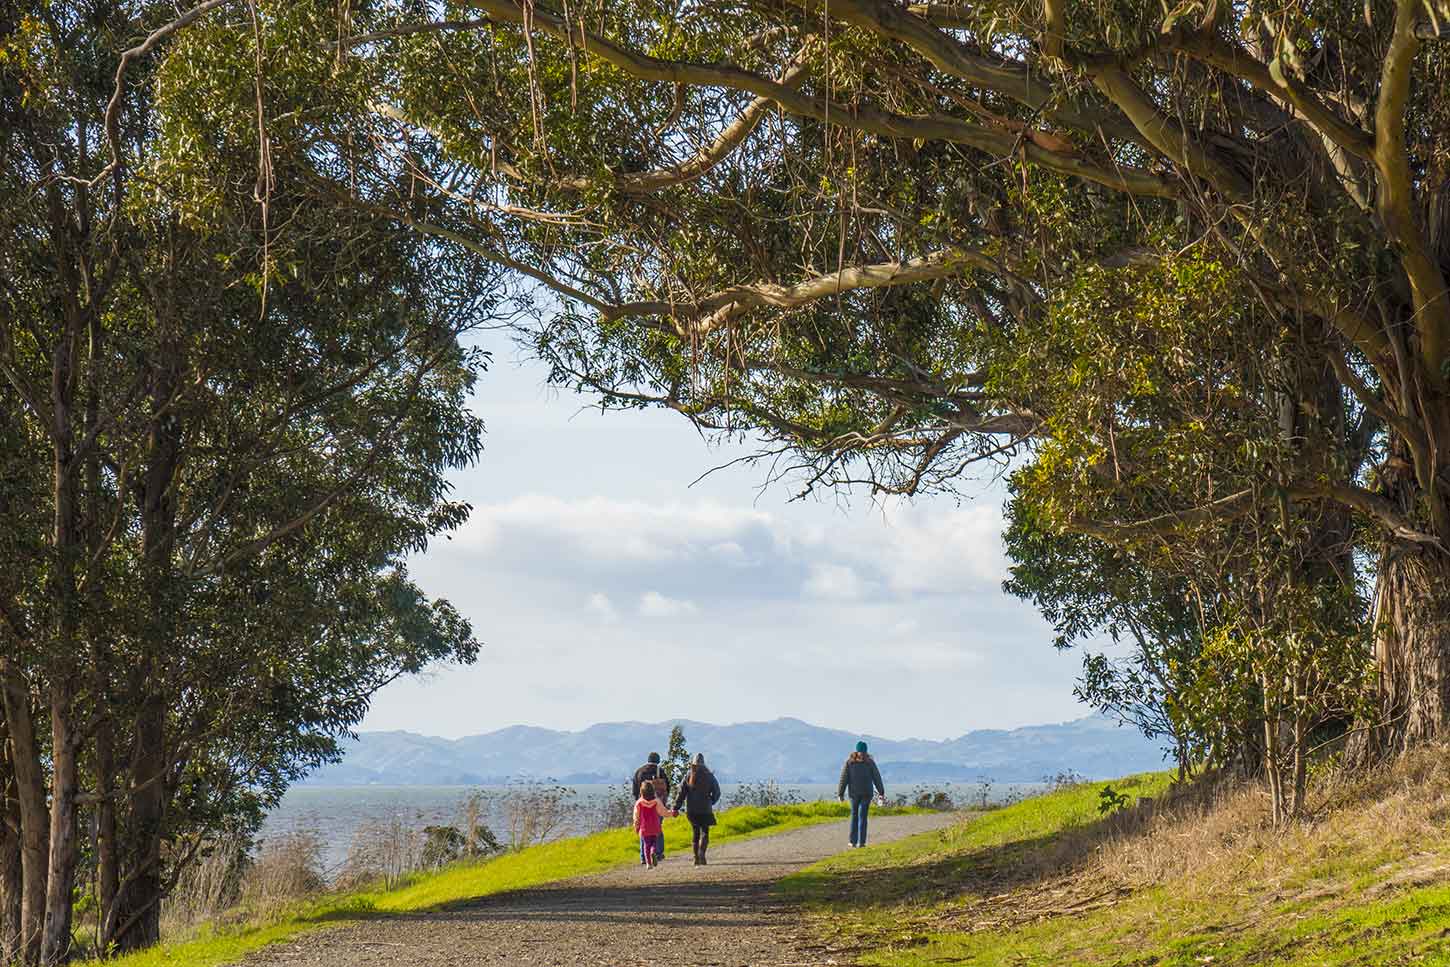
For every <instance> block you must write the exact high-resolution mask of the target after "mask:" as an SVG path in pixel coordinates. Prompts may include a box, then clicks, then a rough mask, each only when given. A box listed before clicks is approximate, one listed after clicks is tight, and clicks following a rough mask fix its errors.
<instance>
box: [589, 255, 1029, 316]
mask: <svg viewBox="0 0 1450 967" xmlns="http://www.w3.org/2000/svg"><path fill="white" fill-rule="evenodd" d="M968 268H980V269H985V270H986V271H989V272H993V273H996V274H999V275H1007V274H1009V273H1008V272H1007V270H1006V269H1004V268H1003V267H1002V266H1001V265H999V264H998V263H997V262H996V261H995V260H994V259H991V258H988V257H987V256H985V255H983V254H982V253H980V252H975V251H972V250H971V249H961V248H951V249H940V250H938V251H935V252H931V253H929V254H927V255H924V256H922V257H921V258H916V259H911V260H909V261H906V262H879V263H875V264H871V265H853V266H850V267H848V268H844V269H841V270H840V271H839V272H829V273H827V274H825V275H818V276H816V277H815V278H812V279H807V280H806V281H804V282H798V283H796V284H795V285H789V286H784V285H777V284H775V283H772V282H757V283H754V284H751V285H735V286H731V287H730V288H728V289H722V290H721V291H719V292H717V293H715V294H714V295H711V296H709V297H708V298H706V299H703V300H701V301H700V302H699V303H696V304H695V305H692V306H679V305H671V304H669V303H667V302H657V301H652V302H630V303H625V304H624V305H619V306H614V307H613V308H611V309H610V310H608V311H607V312H606V313H605V317H606V318H608V319H617V318H621V317H626V316H671V317H677V316H678V315H679V313H680V310H681V309H689V310H690V311H691V312H692V313H694V314H696V315H697V319H696V320H695V321H694V322H692V323H688V324H685V325H679V324H677V326H676V328H677V330H678V331H679V333H680V334H681V335H686V334H688V333H693V334H694V335H696V336H701V335H706V334H708V333H709V332H711V331H712V330H714V329H717V328H719V327H720V326H722V325H724V324H725V323H727V322H729V321H730V320H732V319H734V318H736V317H737V316H739V315H741V314H743V313H745V312H746V311H748V310H750V309H753V308H755V307H757V306H763V305H769V306H775V307H777V308H782V309H789V308H795V307H797V306H803V305H806V304H808V303H811V302H815V301H817V300H819V299H824V298H828V297H830V296H833V295H839V294H841V293H842V292H849V291H852V290H855V289H875V288H881V287H883V286H896V285H909V284H911V283H913V282H924V281H930V280H932V279H942V278H949V277H951V276H954V275H959V274H961V272H962V271H963V270H965V269H968Z"/></svg>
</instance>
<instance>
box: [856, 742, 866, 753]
mask: <svg viewBox="0 0 1450 967" xmlns="http://www.w3.org/2000/svg"><path fill="white" fill-rule="evenodd" d="M856 751H857V752H865V751H866V743H865V742H857V743H856Z"/></svg>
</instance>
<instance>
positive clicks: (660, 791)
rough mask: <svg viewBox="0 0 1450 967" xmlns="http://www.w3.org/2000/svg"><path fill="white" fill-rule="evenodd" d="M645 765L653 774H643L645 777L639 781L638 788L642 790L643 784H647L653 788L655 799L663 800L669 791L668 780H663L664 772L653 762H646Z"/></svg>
mask: <svg viewBox="0 0 1450 967" xmlns="http://www.w3.org/2000/svg"><path fill="white" fill-rule="evenodd" d="M645 765H646V766H648V767H650V768H652V769H653V770H654V773H653V774H652V775H651V774H649V773H646V774H645V776H644V777H643V778H642V779H641V780H640V783H639V786H640V788H641V789H643V788H644V786H645V784H646V783H648V784H649V785H650V786H651V787H653V788H654V791H655V798H656V799H659V800H663V799H664V798H665V796H667V795H668V794H669V791H670V782H669V780H668V779H666V778H665V772H664V770H663V769H661V768H660V767H659V765H658V764H656V763H653V762H646V763H645Z"/></svg>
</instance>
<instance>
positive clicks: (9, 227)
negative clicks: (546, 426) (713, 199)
mask: <svg viewBox="0 0 1450 967" xmlns="http://www.w3.org/2000/svg"><path fill="white" fill-rule="evenodd" d="M300 12H301V13H303V14H307V13H308V11H305V10H303V11H300ZM257 13H258V12H257V11H254V10H251V9H250V8H246V7H240V6H237V7H233V6H232V5H228V4H225V3H221V2H216V0H208V2H204V3H202V4H200V5H199V6H197V7H195V8H192V9H191V10H190V11H187V12H184V13H182V14H180V15H178V14H177V12H176V10H175V8H174V7H172V6H171V5H169V4H152V3H117V4H103V5H99V6H95V5H79V4H77V5H67V4H59V3H55V4H45V5H40V6H38V7H36V8H35V9H33V10H28V11H18V10H16V9H15V8H14V7H7V8H5V10H4V11H0V21H3V22H0V27H3V30H0V198H3V203H0V378H3V382H0V386H3V389H0V401H3V402H4V404H5V411H4V415H3V422H0V440H3V442H4V443H5V444H6V446H5V448H4V450H3V453H0V467H3V470H4V477H3V483H0V506H3V507H4V509H5V514H6V527H5V528H4V529H3V532H0V551H3V553H4V559H3V561H0V616H3V619H4V621H3V624H0V646H3V647H0V698H3V712H4V722H5V728H4V734H5V736H6V738H7V740H8V741H7V750H8V755H7V756H6V757H5V758H4V760H3V763H0V782H3V783H5V784H6V785H7V787H9V788H11V789H13V793H14V794H13V797H12V796H11V795H9V794H8V793H7V799H6V810H5V819H6V820H7V822H6V832H5V834H4V835H0V873H5V874H6V878H5V879H4V881H3V883H0V899H3V900H4V901H5V902H4V903H3V904H0V939H4V941H5V942H6V944H7V948H6V950H5V951H3V956H4V958H5V959H6V960H7V961H8V960H9V959H15V960H17V961H19V962H21V963H25V964H33V963H44V964H52V963H59V962H62V961H64V960H66V959H68V958H69V957H70V956H71V955H72V954H73V953H74V950H75V948H74V943H73V938H74V934H75V932H76V930H75V928H76V924H75V923H74V921H73V904H74V900H75V897H76V895H77V888H78V886H81V885H82V884H81V882H80V881H81V880H82V879H85V880H86V881H87V882H86V883H85V884H84V886H85V887H86V888H87V889H88V890H92V891H94V894H95V898H96V900H97V903H96V906H95V909H96V911H97V913H96V919H95V921H94V923H93V924H90V926H93V927H94V930H95V936H94V944H95V947H96V949H97V950H98V951H101V952H111V951H120V950H128V949H133V948H136V947H139V946H144V945H145V944H148V943H151V942H154V941H155V940H156V939H157V936H158V914H159V905H160V902H161V900H162V898H163V897H164V895H165V893H166V891H167V889H168V888H169V885H170V884H171V883H172V882H174V878H175V875H176V873H177V872H178V870H179V868H180V867H181V865H183V864H184V863H185V862H186V861H187V860H188V859H189V858H190V857H191V856H193V855H195V851H196V850H198V849H203V848H205V845H206V840H207V837H208V835H209V833H211V832H212V831H214V830H215V829H216V828H217V827H218V826H220V825H222V824H224V823H230V822H236V821H241V822H251V823H253V824H255V822H257V821H258V819H259V817H260V810H261V809H262V808H264V807H265V806H267V805H269V804H272V803H274V802H275V801H276V799H277V797H278V796H279V795H280V794H281V791H282V789H283V788H285V785H286V783H287V782H289V781H290V780H292V779H294V778H296V777H297V776H298V775H300V774H301V773H302V772H303V771H305V769H306V768H308V767H309V766H311V765H315V764H316V763H318V762H320V761H324V760H326V759H328V758H330V757H333V756H335V755H336V754H337V744H336V740H337V738H338V737H339V736H341V735H343V734H345V733H346V732H347V730H348V729H350V728H351V727H353V726H354V725H356V724H357V722H359V721H360V720H361V717H362V715H363V713H364V712H365V710H366V708H367V704H368V701H369V699H370V697H371V695H372V694H373V693H374V692H375V691H376V690H377V689H378V688H379V687H381V686H382V685H383V684H385V683H386V682H388V681H390V680H391V679H392V678H394V677H396V676H397V675H399V674H404V673H407V672H410V671H416V670H418V669H420V668H421V667H423V666H424V665H426V664H428V663H429V662H432V661H436V660H447V659H452V660H460V661H469V660H472V658H473V657H474V656H475V655H476V653H477V649H478V644H477V642H476V641H475V639H474V637H473V634H472V630H471V628H470V627H469V624H468V622H466V621H464V620H463V619H462V618H461V617H460V616H459V615H458V614H457V613H456V612H455V611H454V610H453V609H452V608H451V606H449V605H448V603H447V602H442V601H429V600H428V599H427V598H426V597H424V596H423V595H422V593H421V592H420V591H419V590H418V589H417V588H416V587H415V586H414V585H413V584H412V583H411V582H410V581H409V580H408V578H407V574H406V569H405V568H404V565H403V559H404V556H405V555H406V554H408V553H410V552H415V551H418V550H420V549H422V548H423V547H424V546H425V545H426V544H427V542H428V541H429V540H430V539H431V538H432V537H434V536H435V535H437V534H438V533H440V532H442V531H445V530H447V529H450V528H452V527H454V526H456V525H457V524H458V523H460V522H461V521H462V520H463V519H464V518H465V517H466V514H467V512H468V508H467V506H466V505H465V504H463V503H461V502H459V501H457V500H454V499H452V498H451V495H450V493H449V490H450V487H449V484H448V481H447V476H446V475H447V473H448V471H450V470H451V469H454V468H458V467H461V466H465V465H467V464H469V463H471V462H472V461H473V460H475V459H476V458H477V456H478V454H479V452H480V446H481V432H482V427H481V424H480V423H479V421H478V419H477V417H475V416H474V415H472V414H471V413H469V412H468V410H467V408H466V400H467V396H468V393H469V391H470V389H471V387H472V385H473V382H474V380H475V379H476V377H477V375H478V374H479V372H480V371H481V370H482V368H483V365H484V363H485V359H484V358H483V357H482V356H481V355H480V354H478V353H477V352H476V351H473V350H470V349H468V348H467V347H466V346H465V344H464V341H463V339H464V336H465V335H466V333H467V332H468V330H469V329H470V328H472V327H474V326H475V325H477V324H478V322H479V321H480V320H481V319H483V318H485V317H486V316H487V315H488V307H489V305H490V304H491V302H492V298H493V297H492V295H491V287H492V282H493V278H494V274H495V273H494V272H493V271H492V270H491V269H490V267H489V266H487V265H486V264H483V263H481V262H480V261H479V260H477V259H475V258H473V257H471V256H469V257H466V258H462V259H459V258H449V259H443V258H440V257H439V253H438V252H437V251H435V250H434V249H433V248H432V247H431V246H430V245H429V244H428V243H427V242H426V240H421V239H420V238H419V237H418V236H416V235H415V234H413V233H411V232H407V231H404V230H402V229H401V228H399V227H398V226H396V225H392V224H389V223H387V222H381V221H379V220H378V219H377V218H375V217H373V216H371V215H368V214H366V213H361V212H359V211H358V210H357V209H355V208H351V207H348V208H344V207H342V206H339V205H338V204H336V203H335V202H334V200H333V196H332V195H331V186H332V184H333V183H334V182H335V181H336V178H337V173H338V170H339V169H340V167H341V166H343V165H344V163H345V162H344V159H342V158H341V157H340V156H339V154H338V153H337V152H336V151H334V150H332V148H331V147H330V145H331V144H334V143H337V142H339V141H340V140H341V133H340V132H341V128H340V126H341V125H345V122H346V117H345V115H343V114H340V113H338V112H337V111H332V112H329V111H328V110H326V109H323V108H318V107H315V106H314V102H315V101H317V100H318V98H319V95H321V103H324V104H327V103H336V104H339V105H343V106H344V107H345V106H347V105H350V104H352V103H354V102H355V101H357V100H358V99H359V97H360V95H359V94H358V93H357V92H356V91H352V90H342V91H339V92H336V93H335V94H334V93H333V92H332V88H345V87H346V86H347V85H349V84H355V83H356V78H354V77H351V76H349V75H348V74H346V73H345V72H343V73H336V72H334V70H333V67H334V66H335V65H334V64H333V62H332V61H329V60H326V59H320V60H319V59H317V58H304V59H301V60H289V58H288V51H289V50H291V49H295V48H296V46H297V45H296V43H295V42H294V41H293V40H288V39H287V38H286V37H285V36H282V35H281V31H282V30H283V29H284V28H286V27H288V26H290V27H292V28H294V29H298V30H302V29H306V28H308V27H310V26H315V24H312V23H309V22H307V21H306V20H305V18H304V19H303V20H301V21H295V22H290V23H287V22H282V23H281V25H280V26H278V28H277V29H278V33H277V34H274V35H273V43H272V45H271V46H270V47H264V46H263V44H262V43H260V42H259V43H254V44H253V46H252V47H251V48H249V49H248V56H249V57H250V58H251V60H250V61H249V64H250V66H249V68H248V72H247V73H246V74H245V75H244V77H245V79H246V82H247V83H248V84H249V85H250V89H251V91H252V97H253V102H252V103H253V110H251V112H250V113H248V114H246V115H245V116H242V117H232V118H229V119H228V123H227V124H224V125H218V126H216V127H215V128H211V129H207V130H199V129H197V128H196V127H195V125H194V122H195V121H196V119H197V118H198V117H199V116H201V115H202V114H204V110H203V107H204V105H202V104H201V103H199V102H204V101H205V99H206V98H207V96H208V91H207V86H206V85H207V83H208V78H206V77H205V76H199V75H196V74H194V73H190V72H191V71H193V67H192V66H191V65H190V64H189V63H188V62H187V61H186V60H185V59H182V58H178V57H177V56H176V51H177V50H178V43H179V41H181V40H182V39H184V38H186V37H187V35H188V33H189V32H192V31H195V32H198V33H202V34H206V33H207V31H208V30H209V29H210V25H209V23H208V21H209V19H210V18H217V19H224V18H230V19H227V20H226V24H227V26H228V27H230V26H234V25H237V24H241V25H250V26H251V27H252V28H253V32H251V33H248V34H246V36H248V37H250V38H252V39H253V40H259V38H260V36H261V35H260V33H258V32H257V31H259V30H260V27H261V21H260V19H258V18H257V17H254V16H253V15H254V14H257ZM310 36H311V35H310V34H309V37H310ZM168 95H170V97H169V98H168ZM258 105H263V107H262V108H260V109H259V108H258ZM272 112H275V113H272ZM248 138H250V139H251V141H250V143H247V141H246V139H248ZM239 139H240V140H239ZM319 145H322V147H318V146H319ZM239 148H240V150H239ZM248 149H250V150H248ZM319 186H323V188H321V189H320V188H319ZM12 809H13V810H14V812H13V815H12V813H11V810H12ZM84 829H92V830H94V831H95V836H94V841H93V842H90V843H82V841H81V840H82V830H84ZM17 860H18V866H19V869H20V877H19V887H18V890H19V899H20V902H19V903H18V904H17V903H15V902H14V896H15V892H14V891H15V888H14V886H13V883H12V879H11V877H10V875H9V871H10V870H12V869H13V868H14V867H15V866H16V865H17V863H16V861H17Z"/></svg>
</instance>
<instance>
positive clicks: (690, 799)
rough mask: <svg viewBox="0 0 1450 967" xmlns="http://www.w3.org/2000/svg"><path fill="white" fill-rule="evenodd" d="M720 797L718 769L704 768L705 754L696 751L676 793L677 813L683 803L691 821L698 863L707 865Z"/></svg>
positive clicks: (691, 832) (698, 864)
mask: <svg viewBox="0 0 1450 967" xmlns="http://www.w3.org/2000/svg"><path fill="white" fill-rule="evenodd" d="M719 801H720V782H719V780H717V779H716V778H715V773H713V772H711V771H710V770H709V769H707V768H705V756H704V755H703V754H697V755H696V756H695V761H694V762H692V763H690V771H689V772H688V773H686V775H685V781H684V782H682V783H680V791H679V792H678V793H676V794H675V815H676V816H678V815H679V814H680V806H681V805H682V804H683V805H684V807H685V818H686V819H688V820H689V821H690V838H691V840H692V841H693V843H694V847H695V865H696V866H705V865H706V863H705V850H706V849H708V848H709V846H710V827H711V826H714V825H715V804H716V803H717V802H719Z"/></svg>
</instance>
